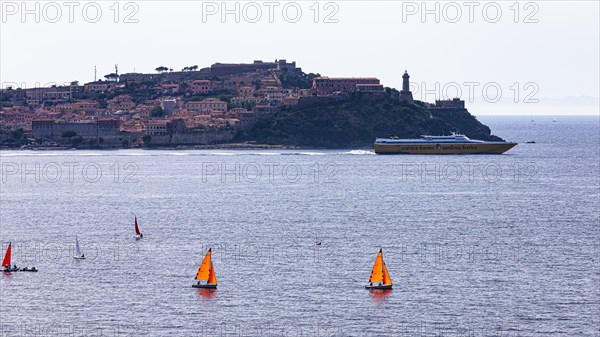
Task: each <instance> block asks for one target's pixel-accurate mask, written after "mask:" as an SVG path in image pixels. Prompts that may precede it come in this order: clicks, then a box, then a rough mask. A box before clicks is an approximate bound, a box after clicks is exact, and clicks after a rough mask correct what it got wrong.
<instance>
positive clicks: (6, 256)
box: [2, 242, 19, 272]
mask: <svg viewBox="0 0 600 337" xmlns="http://www.w3.org/2000/svg"><path fill="white" fill-rule="evenodd" d="M11 247H12V243H11V242H9V243H8V248H6V253H5V254H4V260H2V271H5V272H11V271H19V268H18V267H17V265H13V266H12V267H11V266H10V255H11Z"/></svg>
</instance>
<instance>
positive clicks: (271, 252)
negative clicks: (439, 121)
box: [0, 117, 600, 336]
mask: <svg viewBox="0 0 600 337" xmlns="http://www.w3.org/2000/svg"><path fill="white" fill-rule="evenodd" d="M481 120H482V121H483V122H484V123H486V124H488V125H489V126H490V127H491V129H492V130H493V133H494V134H497V135H499V136H501V137H503V138H505V139H507V140H512V141H517V142H519V143H520V144H519V145H518V146H517V147H515V148H514V149H512V150H511V151H509V152H508V153H506V154H504V155H490V156H488V155H479V156H376V155H373V153H372V150H371V149H355V150H260V151H253V150H248V151H226V150H212V151H200V150H155V151H147V150H120V151H2V154H1V157H0V158H1V161H2V184H1V191H0V193H1V195H0V198H1V207H0V211H1V213H0V221H1V222H0V224H1V233H0V239H1V241H2V252H4V250H5V249H6V247H7V244H8V242H9V241H10V242H12V243H13V254H12V258H13V262H14V263H16V264H17V265H20V266H25V265H35V266H36V267H37V268H38V269H39V272H38V273H24V272H17V273H12V274H7V273H4V274H2V275H0V285H1V288H0V309H1V315H0V319H1V324H2V332H3V335H6V336H15V335H16V336H19V335H28V336H31V335H36V334H37V335H44V336H45V335H51V336H58V335H69V336H70V335H75V336H136V335H137V336H434V335H435V336H597V335H598V334H599V332H600V331H599V326H600V318H599V317H600V299H599V298H600V290H599V288H600V281H599V280H600V276H599V270H600V262H599V261H600V254H599V250H600V246H599V242H600V230H599V225H598V223H599V220H600V219H599V212H600V208H599V207H600V182H599V176H600V170H599V161H600V157H599V143H600V139H599V133H600V130H599V125H598V118H597V117H585V118H583V117H559V118H557V121H556V122H553V121H552V118H551V117H539V118H536V119H535V122H531V121H530V118H522V117H487V118H481ZM530 140H533V141H535V142H536V143H535V144H525V143H524V142H526V141H530ZM134 215H136V216H137V217H138V219H139V221H140V227H141V229H142V232H143V233H144V239H143V240H140V241H135V240H134V239H133V234H134V232H133V218H134ZM75 235H77V236H78V237H79V240H80V244H81V246H82V248H83V250H84V252H85V253H86V255H87V256H88V259H87V260H83V261H75V260H73V259H72V254H73V248H74V244H75ZM317 241H318V242H321V245H317V244H316V242H317ZM208 247H212V250H213V262H214V265H215V268H216V275H217V279H218V283H219V285H218V290H217V291H214V292H206V291H199V290H197V289H194V288H192V287H191V284H192V282H193V278H194V275H195V273H196V270H197V268H198V266H199V264H200V261H201V260H202V257H203V254H204V253H205V252H206V250H207V249H208ZM379 248H383V252H384V259H385V261H386V264H387V266H388V269H389V271H390V274H391V278H392V280H393V281H394V290H393V291H391V292H387V293H382V292H369V291H367V290H365V289H364V285H365V284H366V282H367V280H368V278H369V274H370V269H371V267H372V264H373V261H374V259H375V256H376V253H377V251H378V249H379Z"/></svg>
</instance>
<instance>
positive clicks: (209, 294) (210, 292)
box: [197, 288, 217, 300]
mask: <svg viewBox="0 0 600 337" xmlns="http://www.w3.org/2000/svg"><path fill="white" fill-rule="evenodd" d="M197 294H198V297H200V299H203V300H210V299H212V298H213V297H215V295H216V294H217V289H206V288H198V290H197Z"/></svg>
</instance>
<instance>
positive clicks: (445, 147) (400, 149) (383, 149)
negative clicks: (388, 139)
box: [375, 143, 517, 154]
mask: <svg viewBox="0 0 600 337" xmlns="http://www.w3.org/2000/svg"><path fill="white" fill-rule="evenodd" d="M515 145H517V144H516V143H494V144H489V143H488V144H486V143H482V144H478V143H464V144H456V143H455V144H375V153H377V154H501V153H504V152H506V151H508V150H510V149H512V148H513V147H514V146H515Z"/></svg>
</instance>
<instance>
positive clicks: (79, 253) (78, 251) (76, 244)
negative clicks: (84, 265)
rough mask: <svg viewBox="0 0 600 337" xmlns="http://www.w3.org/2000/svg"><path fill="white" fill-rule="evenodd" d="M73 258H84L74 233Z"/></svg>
mask: <svg viewBox="0 0 600 337" xmlns="http://www.w3.org/2000/svg"><path fill="white" fill-rule="evenodd" d="M73 258H74V259H75V260H85V255H84V254H83V252H82V251H81V248H80V247H79V239H77V235H75V256H73Z"/></svg>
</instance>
